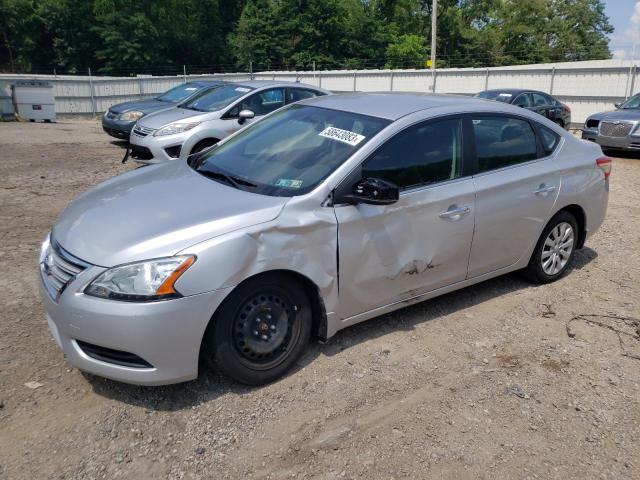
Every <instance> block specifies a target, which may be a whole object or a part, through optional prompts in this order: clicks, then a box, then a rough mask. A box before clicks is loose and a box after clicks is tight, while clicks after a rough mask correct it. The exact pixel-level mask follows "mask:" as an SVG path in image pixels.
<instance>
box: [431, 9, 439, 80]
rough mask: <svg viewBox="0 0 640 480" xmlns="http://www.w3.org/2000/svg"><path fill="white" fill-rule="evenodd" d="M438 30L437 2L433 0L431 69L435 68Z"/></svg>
mask: <svg viewBox="0 0 640 480" xmlns="http://www.w3.org/2000/svg"><path fill="white" fill-rule="evenodd" d="M437 29H438V0H433V3H432V7H431V69H432V70H435V68H436V38H437Z"/></svg>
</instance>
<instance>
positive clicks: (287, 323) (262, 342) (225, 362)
mask: <svg viewBox="0 0 640 480" xmlns="http://www.w3.org/2000/svg"><path fill="white" fill-rule="evenodd" d="M311 325H312V310H311V303H310V301H309V298H308V297H307V294H306V293H305V290H304V288H303V287H302V285H299V284H298V283H297V282H296V281H295V280H294V279H293V278H292V277H290V276H288V275H284V274H280V273H266V274H263V275H260V276H257V277H254V278H250V279H249V280H247V281H245V282H243V283H242V284H240V285H239V286H238V287H237V288H236V289H235V290H234V291H233V292H231V294H229V296H228V297H227V298H226V299H225V301H224V302H223V303H222V305H221V306H220V308H218V311H217V312H216V313H215V315H214V316H213V318H212V323H211V325H210V326H209V328H208V329H207V334H206V335H205V339H204V345H203V352H204V355H205V357H206V358H205V360H206V361H207V362H208V363H209V365H210V366H212V367H216V368H217V369H218V370H220V371H221V372H222V373H224V374H225V375H227V376H229V377H231V378H233V379H235V380H237V381H238V382H241V383H245V384H247V385H263V384H265V383H269V382H272V381H274V380H276V379H278V378H280V377H281V376H282V375H284V374H285V373H286V372H287V371H288V370H289V369H290V368H291V367H292V366H293V365H294V364H295V362H296V361H297V360H298V359H299V358H300V356H301V355H302V353H303V352H304V351H305V349H306V347H307V345H308V344H309V338H310V336H311Z"/></svg>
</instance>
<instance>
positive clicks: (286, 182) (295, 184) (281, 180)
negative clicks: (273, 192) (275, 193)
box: [276, 178, 302, 188]
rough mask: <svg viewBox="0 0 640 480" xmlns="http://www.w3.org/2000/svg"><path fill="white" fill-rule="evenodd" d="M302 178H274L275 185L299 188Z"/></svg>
mask: <svg viewBox="0 0 640 480" xmlns="http://www.w3.org/2000/svg"><path fill="white" fill-rule="evenodd" d="M301 186H302V180H289V179H288V178H279V179H278V180H276V187H285V188H300V187H301Z"/></svg>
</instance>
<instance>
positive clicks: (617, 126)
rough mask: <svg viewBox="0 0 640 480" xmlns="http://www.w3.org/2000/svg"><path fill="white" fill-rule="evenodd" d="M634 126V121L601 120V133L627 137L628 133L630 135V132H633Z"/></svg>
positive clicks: (608, 135) (609, 135)
mask: <svg viewBox="0 0 640 480" xmlns="http://www.w3.org/2000/svg"><path fill="white" fill-rule="evenodd" d="M632 128H633V124H632V123H612V122H601V123H600V135H603V136H605V137H616V138H621V137H626V136H627V135H629V133H631V129H632Z"/></svg>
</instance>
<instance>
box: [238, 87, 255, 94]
mask: <svg viewBox="0 0 640 480" xmlns="http://www.w3.org/2000/svg"><path fill="white" fill-rule="evenodd" d="M250 91H251V89H250V88H245V87H237V88H236V92H242V93H247V92H250Z"/></svg>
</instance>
